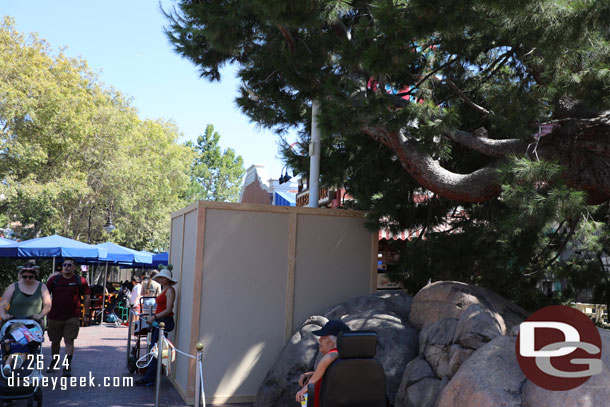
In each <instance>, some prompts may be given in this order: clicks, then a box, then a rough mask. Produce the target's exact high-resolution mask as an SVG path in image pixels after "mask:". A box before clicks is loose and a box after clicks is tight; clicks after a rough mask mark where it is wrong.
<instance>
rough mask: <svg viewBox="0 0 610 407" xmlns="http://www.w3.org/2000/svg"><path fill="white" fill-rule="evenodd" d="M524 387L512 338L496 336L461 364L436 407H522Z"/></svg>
mask: <svg viewBox="0 0 610 407" xmlns="http://www.w3.org/2000/svg"><path fill="white" fill-rule="evenodd" d="M524 383H525V375H524V374H523V373H522V372H521V369H520V368H519V365H518V363H517V357H516V355H515V338H514V337H508V336H499V337H497V338H495V339H494V340H492V341H491V342H489V343H487V344H485V345H483V346H482V347H480V348H479V349H478V350H477V351H475V352H474V353H473V354H472V355H471V356H470V358H468V360H466V362H464V363H463V364H462V366H461V367H460V369H459V370H458V371H457V373H456V374H455V375H454V376H453V378H452V379H451V380H450V381H449V383H448V384H447V385H446V386H445V387H444V388H443V390H442V391H441V393H440V395H439V398H438V403H437V407H464V406H469V407H498V406H502V407H522V403H521V389H522V386H523V384H524ZM557 405H563V404H557Z"/></svg>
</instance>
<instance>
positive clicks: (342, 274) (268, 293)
mask: <svg viewBox="0 0 610 407" xmlns="http://www.w3.org/2000/svg"><path fill="white" fill-rule="evenodd" d="M170 263H172V264H173V265H174V273H175V275H176V276H179V283H178V284H177V285H176V288H177V291H178V299H177V304H176V310H177V312H176V329H175V331H174V333H173V337H170V338H172V339H173V341H174V343H175V344H176V346H177V347H178V348H179V349H180V350H183V351H187V352H189V353H191V354H194V353H195V345H196V344H197V342H201V343H203V345H204V355H203V359H204V382H205V391H206V402H207V403H210V404H212V403H213V404H221V403H227V402H248V401H253V400H254V398H255V395H256V391H257V389H258V387H259V386H260V384H261V382H262V380H263V378H264V376H265V374H266V373H267V371H268V370H269V369H270V368H271V366H272V365H273V363H274V362H275V360H276V358H277V356H278V355H279V353H280V351H281V349H282V347H283V346H284V344H285V343H286V341H287V339H289V338H290V336H291V335H292V334H293V332H294V331H295V330H296V329H298V328H299V326H300V325H301V324H302V322H303V321H304V320H305V318H307V317H308V316H310V315H315V314H316V313H319V312H320V311H321V310H323V309H324V308H327V307H329V306H331V305H333V304H336V303H340V302H342V301H345V300H347V299H349V298H353V297H356V296H359V295H365V294H368V293H370V292H373V291H374V290H375V288H376V283H377V280H376V278H377V276H376V274H377V234H376V233H371V231H369V230H367V229H366V228H365V227H364V219H363V213H361V212H356V211H344V210H330V209H311V208H294V207H292V208H291V207H279V206H269V205H248V204H226V203H212V202H204V201H201V202H198V203H196V204H193V205H191V206H189V207H188V208H185V209H183V210H181V211H179V212H176V213H174V214H173V215H172V226H171V248H170ZM194 378H195V365H194V363H193V362H192V360H191V359H187V358H185V357H181V356H178V358H177V360H176V364H175V368H174V370H173V372H172V376H171V379H172V382H173V383H174V386H175V387H176V388H177V389H178V391H179V392H180V394H181V395H182V396H183V398H184V399H185V401H186V402H188V403H192V401H193V395H194V385H195V383H194Z"/></svg>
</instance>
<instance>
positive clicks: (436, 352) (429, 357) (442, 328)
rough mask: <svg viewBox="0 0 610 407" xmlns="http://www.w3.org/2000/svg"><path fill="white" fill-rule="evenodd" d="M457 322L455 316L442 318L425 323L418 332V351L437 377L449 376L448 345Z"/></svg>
mask: <svg viewBox="0 0 610 407" xmlns="http://www.w3.org/2000/svg"><path fill="white" fill-rule="evenodd" d="M457 323H458V320H457V319H455V318H444V319H441V320H440V321H437V322H435V323H433V324H429V325H426V326H425V327H424V329H422V330H421V332H420V333H419V353H420V354H421V355H423V356H424V358H425V359H426V361H427V362H428V363H429V364H430V366H431V367H432V370H433V371H434V373H435V374H436V376H437V377H438V378H443V377H444V376H449V361H450V357H451V355H450V347H451V345H452V344H453V337H454V336H455V329H456V326H457Z"/></svg>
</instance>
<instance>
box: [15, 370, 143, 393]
mask: <svg viewBox="0 0 610 407" xmlns="http://www.w3.org/2000/svg"><path fill="white" fill-rule="evenodd" d="M7 384H8V386H9V387H30V386H32V387H34V386H40V387H43V388H50V389H52V390H55V389H59V390H67V389H68V388H69V387H133V377H102V378H101V380H98V379H97V378H96V377H95V376H93V374H92V373H91V372H89V376H81V377H76V376H72V377H63V376H62V377H47V376H34V377H20V376H17V377H15V375H11V376H9V377H8V378H7Z"/></svg>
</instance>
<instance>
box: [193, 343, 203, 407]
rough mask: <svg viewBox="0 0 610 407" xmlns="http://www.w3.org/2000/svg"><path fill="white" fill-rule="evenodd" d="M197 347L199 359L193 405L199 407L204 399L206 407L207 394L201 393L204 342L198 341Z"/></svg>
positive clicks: (196, 366) (196, 368)
mask: <svg viewBox="0 0 610 407" xmlns="http://www.w3.org/2000/svg"><path fill="white" fill-rule="evenodd" d="M195 348H196V349H197V359H196V362H195V402H194V403H193V405H194V406H195V407H199V405H200V404H201V402H202V401H203V407H205V394H203V395H202V394H201V381H202V380H203V378H202V377H201V366H202V364H203V343H201V342H197V345H196V346H195Z"/></svg>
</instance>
